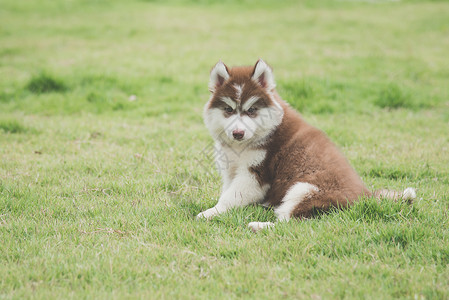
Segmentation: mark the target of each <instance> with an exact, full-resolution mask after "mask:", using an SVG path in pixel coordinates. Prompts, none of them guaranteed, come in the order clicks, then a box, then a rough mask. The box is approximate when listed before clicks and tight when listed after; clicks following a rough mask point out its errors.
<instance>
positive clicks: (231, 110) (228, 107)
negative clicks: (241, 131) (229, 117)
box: [225, 106, 234, 114]
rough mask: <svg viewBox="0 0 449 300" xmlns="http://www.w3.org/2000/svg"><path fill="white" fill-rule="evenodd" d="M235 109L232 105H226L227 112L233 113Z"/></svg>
mask: <svg viewBox="0 0 449 300" xmlns="http://www.w3.org/2000/svg"><path fill="white" fill-rule="evenodd" d="M233 111H234V110H233V109H232V107H230V106H227V107H225V112H227V113H228V114H231V113H232V112H233Z"/></svg>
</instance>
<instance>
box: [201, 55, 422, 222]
mask: <svg viewBox="0 0 449 300" xmlns="http://www.w3.org/2000/svg"><path fill="white" fill-rule="evenodd" d="M275 87H276V84H275V81H274V77H273V73H272V70H271V68H270V67H269V66H268V65H267V64H266V63H265V62H264V61H262V60H259V61H258V62H257V63H256V65H255V66H254V67H234V68H232V69H229V68H228V67H227V66H226V65H225V64H223V63H222V62H221V61H220V62H218V63H217V64H216V65H215V67H214V68H213V69H212V71H211V76H210V82H209V90H210V91H211V97H210V99H209V101H208V102H207V103H206V105H205V107H204V121H205V124H206V127H207V128H208V129H209V131H210V133H211V135H212V137H213V138H214V140H215V143H216V147H215V148H216V149H217V153H216V163H217V166H218V169H219V171H220V173H221V176H222V179H223V188H222V193H221V196H220V198H219V200H218V203H217V204H216V205H215V206H214V207H212V208H210V209H208V210H206V211H203V212H201V213H200V214H198V216H197V217H198V218H206V219H209V218H211V217H213V216H215V215H218V214H221V213H224V212H225V211H227V210H228V209H230V208H232V207H236V206H244V205H248V204H253V203H259V204H263V205H267V206H271V207H273V208H274V211H275V213H276V215H277V217H278V220H279V221H288V220H289V219H290V218H291V217H299V218H304V217H310V216H311V215H312V214H313V212H314V211H315V210H316V209H319V210H322V209H328V208H329V207H330V206H335V207H340V208H343V207H347V206H348V205H351V204H352V203H353V202H354V201H357V200H358V199H359V198H361V197H363V196H366V197H371V196H375V197H378V198H380V197H387V198H392V199H401V198H402V199H408V200H410V199H413V198H415V197H416V194H415V191H414V189H412V188H408V189H406V190H405V191H404V192H403V193H399V192H394V191H388V190H381V191H376V192H374V193H372V192H370V191H369V190H368V189H367V188H366V187H365V185H364V184H363V182H362V180H361V179H360V177H359V176H358V175H357V173H356V172H355V171H354V169H353V168H352V167H351V166H350V164H349V163H348V161H347V160H346V158H345V157H344V156H343V155H342V153H341V152H340V151H339V150H338V149H337V147H336V146H335V145H334V144H333V143H332V142H331V141H330V140H329V138H328V137H327V136H326V135H325V134H324V133H323V132H322V131H320V130H318V129H316V128H314V127H312V126H311V125H309V124H308V123H307V122H305V121H304V120H303V118H302V117H301V116H300V115H299V114H298V113H297V112H296V111H295V110H294V109H292V108H291V107H290V106H289V105H288V104H287V103H286V102H285V101H283V100H282V99H281V98H280V97H279V95H278V94H277V92H276V90H275ZM272 225H273V223H270V222H251V223H250V224H249V227H250V228H251V229H252V230H254V231H257V230H260V229H263V228H267V227H271V226H272Z"/></svg>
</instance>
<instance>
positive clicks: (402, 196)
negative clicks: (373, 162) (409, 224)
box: [373, 187, 416, 204]
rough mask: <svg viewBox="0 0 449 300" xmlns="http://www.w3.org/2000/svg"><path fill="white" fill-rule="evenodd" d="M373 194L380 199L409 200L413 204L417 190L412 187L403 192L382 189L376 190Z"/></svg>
mask: <svg viewBox="0 0 449 300" xmlns="http://www.w3.org/2000/svg"><path fill="white" fill-rule="evenodd" d="M373 196H374V197H375V198H377V199H379V200H380V199H389V200H394V201H407V202H408V203H409V204H412V203H413V200H415V199H416V191H415V189H414V188H411V187H409V188H406V189H405V190H404V191H403V192H399V191H392V190H385V189H382V190H376V191H374V192H373Z"/></svg>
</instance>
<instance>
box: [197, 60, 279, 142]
mask: <svg viewBox="0 0 449 300" xmlns="http://www.w3.org/2000/svg"><path fill="white" fill-rule="evenodd" d="M275 87H276V84H275V82H274V77H273V73H272V71H271V68H270V67H269V66H268V65H267V64H266V63H265V62H264V61H263V60H259V61H258V62H257V63H256V65H255V66H254V67H234V68H232V69H229V68H228V67H227V66H226V65H225V64H224V63H222V62H221V61H220V62H218V63H217V64H216V65H215V67H214V68H213V69H212V71H211V74H210V81H209V90H210V92H211V97H210V99H209V101H208V102H207V104H206V106H205V108H204V121H205V123H206V126H207V128H208V129H209V131H210V132H211V134H212V136H213V137H214V139H216V140H218V141H219V142H221V143H222V144H226V145H229V146H233V145H239V144H240V145H249V144H254V145H260V144H262V143H263V142H264V141H265V140H266V139H267V137H268V136H269V135H270V134H271V133H272V132H273V131H274V129H275V128H276V127H277V126H278V125H279V124H280V123H281V121H282V117H283V110H282V108H281V106H280V104H279V103H278V102H277V100H276V99H275V98H274V96H273V93H274V88H275Z"/></svg>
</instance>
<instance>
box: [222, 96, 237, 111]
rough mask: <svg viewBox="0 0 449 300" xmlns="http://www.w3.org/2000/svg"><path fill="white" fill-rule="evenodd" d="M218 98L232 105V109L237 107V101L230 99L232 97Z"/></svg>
mask: <svg viewBox="0 0 449 300" xmlns="http://www.w3.org/2000/svg"><path fill="white" fill-rule="evenodd" d="M220 100H221V101H223V102H224V103H226V104H227V105H229V106H230V107H232V109H235V108H236V107H237V103H235V102H234V101H232V99H231V98H229V97H221V98H220Z"/></svg>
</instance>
